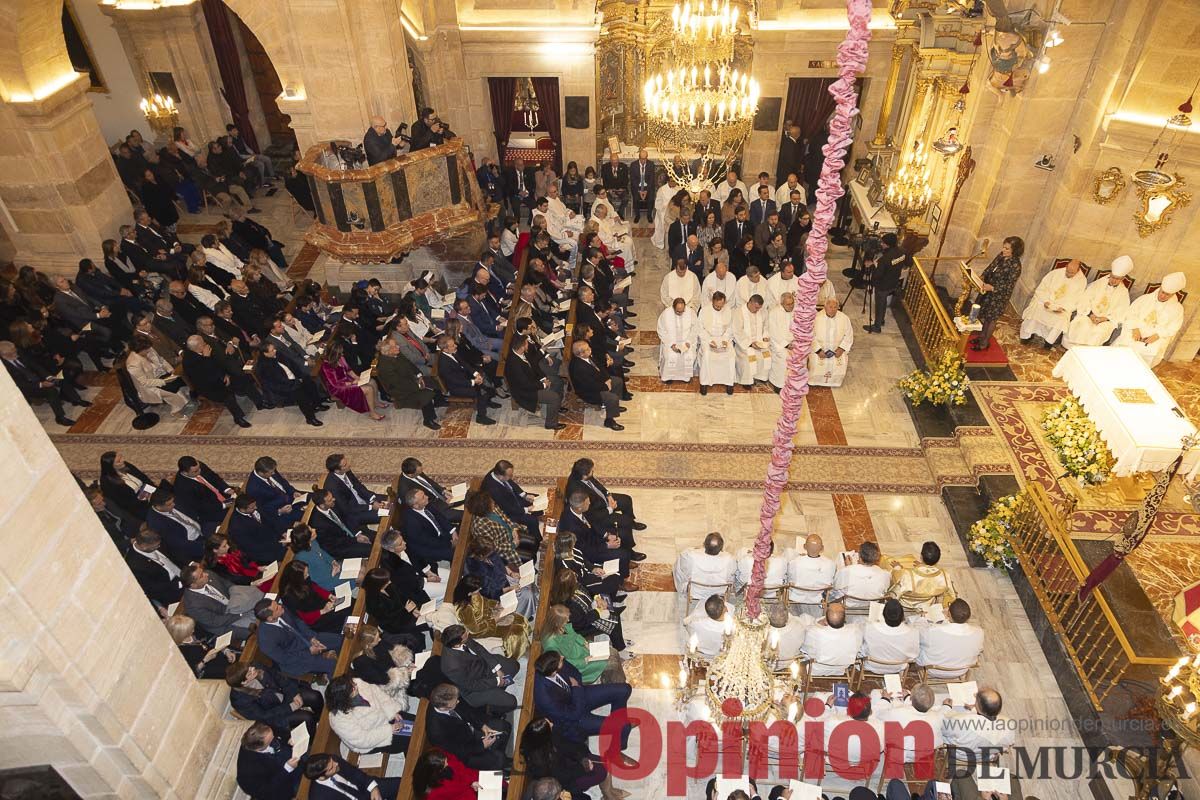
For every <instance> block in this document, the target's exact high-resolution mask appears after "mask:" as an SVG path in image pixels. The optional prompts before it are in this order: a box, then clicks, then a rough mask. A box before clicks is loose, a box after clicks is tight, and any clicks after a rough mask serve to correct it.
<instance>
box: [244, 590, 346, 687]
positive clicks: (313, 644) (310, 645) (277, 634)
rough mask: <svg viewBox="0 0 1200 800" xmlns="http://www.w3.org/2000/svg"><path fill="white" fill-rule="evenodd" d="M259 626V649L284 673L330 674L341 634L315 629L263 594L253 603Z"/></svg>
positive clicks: (292, 674)
mask: <svg viewBox="0 0 1200 800" xmlns="http://www.w3.org/2000/svg"><path fill="white" fill-rule="evenodd" d="M254 616H255V617H257V618H258V620H259V622H260V623H261V624H260V625H259V626H258V649H259V650H262V652H263V654H264V655H266V656H267V658H269V659H271V660H272V661H274V662H275V666H277V667H279V671H280V672H282V673H283V674H284V675H287V676H289V677H292V678H295V677H299V676H300V675H304V674H306V673H309V672H316V673H319V674H322V675H331V674H333V667H334V663H335V662H336V661H337V657H338V651H339V650H341V649H342V637H341V636H340V635H339V634H336V633H314V632H313V630H312V628H310V627H308V626H307V625H305V624H304V621H303V620H301V619H300V618H299V617H297V616H296V615H295V614H293V613H292V612H291V611H288V610H287V609H285V608H284V607H283V606H282V605H280V604H279V603H277V602H276V601H274V600H268V599H266V598H263V599H262V600H259V601H258V603H256V604H255V606H254Z"/></svg>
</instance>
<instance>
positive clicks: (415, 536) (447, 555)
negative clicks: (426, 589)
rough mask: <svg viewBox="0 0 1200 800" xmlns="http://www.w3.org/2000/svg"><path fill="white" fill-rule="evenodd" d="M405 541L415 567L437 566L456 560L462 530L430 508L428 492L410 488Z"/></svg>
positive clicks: (407, 499)
mask: <svg viewBox="0 0 1200 800" xmlns="http://www.w3.org/2000/svg"><path fill="white" fill-rule="evenodd" d="M404 506H405V508H404V538H405V541H407V542H408V551H409V557H410V558H412V559H413V563H414V564H419V565H421V566H430V567H436V566H437V564H438V563H439V562H441V561H447V562H448V561H452V560H454V546H455V545H456V544H457V543H458V529H457V528H456V527H455V526H453V525H451V524H450V523H449V522H447V521H446V519H445V518H444V517H442V515H441V514H438V513H437V511H435V510H434V509H433V508H432V507H430V505H429V495H428V494H427V493H426V492H425V490H424V489H419V488H413V489H409V490H408V491H407V492H406V493H405V495H404Z"/></svg>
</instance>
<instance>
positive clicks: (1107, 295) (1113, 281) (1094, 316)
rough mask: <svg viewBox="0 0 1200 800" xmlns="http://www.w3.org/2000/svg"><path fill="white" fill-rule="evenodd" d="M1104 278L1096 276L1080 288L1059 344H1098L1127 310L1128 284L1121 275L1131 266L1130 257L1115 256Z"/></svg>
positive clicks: (1078, 345) (1111, 331)
mask: <svg viewBox="0 0 1200 800" xmlns="http://www.w3.org/2000/svg"><path fill="white" fill-rule="evenodd" d="M1111 269H1112V272H1110V273H1109V275H1108V277H1107V278H1097V279H1096V280H1094V281H1092V283H1091V285H1090V286H1088V287H1087V289H1085V290H1084V292H1083V295H1082V296H1081V297H1080V298H1079V302H1078V303H1077V304H1076V306H1075V319H1073V320H1071V324H1070V325H1068V326H1067V332H1066V333H1065V334H1063V347H1065V348H1067V349H1068V350H1070V349H1071V348H1072V347H1098V346H1100V345H1103V344H1107V343H1108V340H1109V339H1110V338H1112V334H1113V331H1114V330H1116V329H1117V326H1118V325H1120V324H1121V321H1122V320H1123V319H1125V314H1126V312H1127V311H1129V288H1128V287H1127V286H1126V285H1125V280H1124V278H1125V276H1126V275H1128V274H1129V272H1130V270H1132V269H1133V259H1132V258H1130V257H1129V256H1118V257H1117V258H1116V259H1114V260H1113V262H1112V267H1111Z"/></svg>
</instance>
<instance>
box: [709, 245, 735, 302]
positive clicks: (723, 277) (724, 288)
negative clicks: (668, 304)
mask: <svg viewBox="0 0 1200 800" xmlns="http://www.w3.org/2000/svg"><path fill="white" fill-rule="evenodd" d="M720 241H721V240H720V239H713V242H720ZM710 247H711V243H710ZM737 286H738V279H737V277H736V276H735V275H734V274H733V273H732V272H730V271H729V259H728V258H718V259H717V260H715V261H714V262H713V267H712V271H711V272H709V273H708V274H707V275H705V276H704V282H703V283H702V284H700V299H701V302H702V303H703V304H704V305H705V306H707V305H709V304H711V303H712V298H713V295H714V294H716V293H717V292H720V293H721V294H723V295H725V302H726V304H727V305H728V306H729V308H730V310H732V309H733V308H734V307H735V306H736V305H737V304H738V294H737Z"/></svg>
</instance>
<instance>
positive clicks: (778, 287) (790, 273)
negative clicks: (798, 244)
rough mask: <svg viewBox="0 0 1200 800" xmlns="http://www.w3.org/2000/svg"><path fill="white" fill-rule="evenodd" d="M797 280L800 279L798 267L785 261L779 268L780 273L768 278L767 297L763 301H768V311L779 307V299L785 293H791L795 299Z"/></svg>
mask: <svg viewBox="0 0 1200 800" xmlns="http://www.w3.org/2000/svg"><path fill="white" fill-rule="evenodd" d="M797 280H799V279H798V278H797V277H796V267H795V266H794V265H793V264H792V262H791V261H790V260H788V261H784V262H783V263H782V264H781V265H780V267H779V272H776V273H775V274H774V275H772V276H771V277H769V278H767V296H766V297H764V298H763V300H765V301H766V307H767V310H768V311H769V310H771V309H773V308H775V307H776V306H778V305H779V298H780V297H782V296H783V295H784V293H785V292H790V293H791V295H792V298H793V299H795V296H796V281H797Z"/></svg>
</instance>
